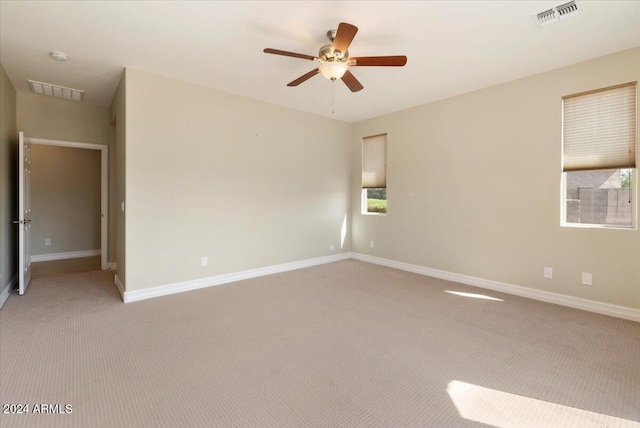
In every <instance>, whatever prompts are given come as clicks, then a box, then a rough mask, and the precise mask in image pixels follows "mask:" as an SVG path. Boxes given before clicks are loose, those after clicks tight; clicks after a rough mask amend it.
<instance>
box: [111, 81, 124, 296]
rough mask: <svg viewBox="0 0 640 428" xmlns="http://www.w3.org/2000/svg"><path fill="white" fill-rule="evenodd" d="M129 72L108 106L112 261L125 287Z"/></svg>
mask: <svg viewBox="0 0 640 428" xmlns="http://www.w3.org/2000/svg"><path fill="white" fill-rule="evenodd" d="M126 76H127V73H126V70H125V71H124V72H123V73H122V78H121V79H120V83H119V84H118V88H117V89H116V93H115V94H114V96H113V100H112V101H111V106H110V107H109V124H110V132H114V134H113V135H111V134H110V135H109V219H110V220H109V236H110V239H109V261H115V262H116V264H117V271H118V273H117V274H118V278H119V279H120V281H121V282H122V284H123V286H125V287H126V257H125V250H126V247H125V242H126V236H125V232H126V226H125V225H126V218H125V213H124V212H123V211H122V210H121V209H120V204H121V203H122V202H124V201H125V199H126V197H125V196H126V188H125V178H126V175H125V172H126V171H125V164H126V147H127V134H126V130H127V116H126V112H127V108H126V101H127V97H126V83H127V81H126ZM114 125H115V126H114ZM114 244H115V245H114Z"/></svg>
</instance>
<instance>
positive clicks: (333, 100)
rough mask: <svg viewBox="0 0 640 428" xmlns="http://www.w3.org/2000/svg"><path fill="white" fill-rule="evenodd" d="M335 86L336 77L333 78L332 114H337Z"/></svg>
mask: <svg viewBox="0 0 640 428" xmlns="http://www.w3.org/2000/svg"><path fill="white" fill-rule="evenodd" d="M335 87H336V79H331V114H336V97H335Z"/></svg>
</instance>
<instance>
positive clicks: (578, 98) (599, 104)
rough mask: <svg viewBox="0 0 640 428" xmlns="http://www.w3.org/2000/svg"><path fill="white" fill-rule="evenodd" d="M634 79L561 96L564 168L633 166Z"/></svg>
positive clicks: (634, 147) (634, 144)
mask: <svg viewBox="0 0 640 428" xmlns="http://www.w3.org/2000/svg"><path fill="white" fill-rule="evenodd" d="M636 118H637V113H636V83H635V82H634V83H628V84H624V85H620V86H614V87H611V88H605V89H600V90H597V91H591V92H586V93H582V94H577V95H571V96H567V97H563V119H564V122H563V162H562V163H563V165H562V169H563V171H564V172H568V171H585V170H595V169H620V168H635V167H636Z"/></svg>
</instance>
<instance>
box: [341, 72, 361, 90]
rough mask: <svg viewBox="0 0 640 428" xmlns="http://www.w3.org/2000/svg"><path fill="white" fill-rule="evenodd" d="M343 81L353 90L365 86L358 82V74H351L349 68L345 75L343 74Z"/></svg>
mask: <svg viewBox="0 0 640 428" xmlns="http://www.w3.org/2000/svg"><path fill="white" fill-rule="evenodd" d="M342 81H343V82H344V84H345V85H347V88H349V89H350V90H351V92H358V91H360V90H362V89H363V88H364V86H362V84H361V83H360V82H358V79H356V76H354V75H353V74H351V72H350V71H349V70H347V71H345V72H344V76H342Z"/></svg>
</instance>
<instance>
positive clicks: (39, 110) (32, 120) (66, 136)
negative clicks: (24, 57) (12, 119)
mask: <svg viewBox="0 0 640 428" xmlns="http://www.w3.org/2000/svg"><path fill="white" fill-rule="evenodd" d="M18 129H19V130H20V131H23V132H24V135H26V136H27V137H35V138H48V139H52V140H63V141H76V142H82V143H93V144H103V145H108V144H109V109H108V108H105V107H98V106H92V105H90V104H85V103H79V102H75V101H68V100H63V99H60V98H54V97H47V96H44V95H37V94H32V93H30V92H18Z"/></svg>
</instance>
